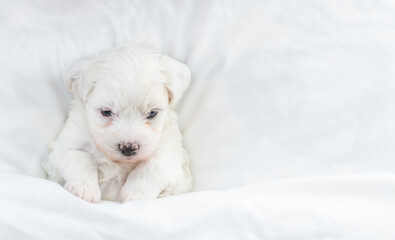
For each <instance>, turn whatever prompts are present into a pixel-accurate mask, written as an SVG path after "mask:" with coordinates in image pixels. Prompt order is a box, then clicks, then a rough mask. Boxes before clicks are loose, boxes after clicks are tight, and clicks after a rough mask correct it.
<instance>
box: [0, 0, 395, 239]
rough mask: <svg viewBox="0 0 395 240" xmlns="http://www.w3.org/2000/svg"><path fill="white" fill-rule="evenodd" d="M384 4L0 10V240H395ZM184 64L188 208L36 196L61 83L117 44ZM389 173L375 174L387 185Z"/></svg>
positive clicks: (390, 67) (389, 25)
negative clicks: (76, 64)
mask: <svg viewBox="0 0 395 240" xmlns="http://www.w3.org/2000/svg"><path fill="white" fill-rule="evenodd" d="M394 13H395V4H394V3H393V1H390V0H379V1H374V0H364V1H359V0H354V1H352V0H350V1H346V2H345V1H340V0H336V1H314V0H301V1H276V0H265V1H258V0H257V1H248V3H247V2H246V1H241V0H229V1H159V0H158V1H157V0H154V1H127V0H118V1H104V0H103V1H93V0H92V1H77V0H71V1H58V2H48V1H43V0H42V1H28V0H22V1H11V0H4V1H1V2H0V76H1V79H0V109H1V117H0V133H1V134H0V178H1V180H0V196H1V198H0V203H1V204H0V213H1V214H0V238H1V239H7V238H9V239H14V238H28V237H31V238H38V239H53V238H54V236H57V238H59V239H60V238H64V239H67V238H71V237H76V236H85V237H89V238H93V239H95V238H97V239H99V238H111V239H142V238H145V239H157V238H161V239H186V238H194V239H201V238H203V237H211V238H212V239H221V238H222V239H232V238H234V239H244V238H257V239H395V235H394V230H393V229H392V228H393V227H391V226H395V214H394V205H395V201H394V194H395V182H394V177H395V176H394V173H395V161H394V158H395V148H394V145H395V108H394V106H395V94H394V93H395V80H394V79H395V70H394V69H395V68H394V66H395V14H394ZM126 42H128V43H134V44H144V45H147V46H152V47H155V48H157V49H160V50H162V51H163V52H164V53H166V54H168V55H170V56H172V57H174V58H176V59H178V60H180V61H183V62H186V63H187V64H188V65H189V66H190V68H191V71H192V76H193V79H192V83H191V86H190V88H189V89H188V91H187V93H186V94H185V97H184V98H183V103H182V105H181V106H180V121H181V126H182V130H183V132H184V137H185V138H184V139H185V145H186V147H187V148H188V150H189V152H190V153H191V156H192V159H193V169H192V170H193V174H194V176H195V182H196V184H195V185H196V186H195V190H196V192H194V193H191V194H186V195H182V196H176V197H171V198H166V199H160V200H155V201H146V202H129V203H126V204H117V203H110V202H103V203H101V204H94V205H93V204H88V203H85V202H83V201H81V200H79V199H77V198H75V197H74V196H72V195H71V194H69V193H67V192H66V191H65V190H63V189H62V188H61V187H60V186H58V185H56V184H54V183H50V182H48V181H46V180H43V179H42V177H44V175H43V172H42V169H41V161H42V160H43V159H44V158H45V157H46V152H47V146H48V144H49V143H50V142H51V141H52V140H53V139H54V138H55V137H56V134H57V132H58V131H59V130H60V128H61V126H62V124H63V122H64V120H65V118H66V113H67V103H68V101H69V100H70V98H71V96H70V94H69V93H67V91H66V90H65V88H64V86H63V83H62V80H61V72H62V69H63V68H64V67H65V66H66V65H68V64H70V63H72V62H73V61H75V60H78V59H80V58H83V57H89V56H93V55H95V54H97V53H98V52H100V51H103V50H107V49H108V48H110V47H112V46H116V45H119V44H123V43H126ZM383 172H385V173H383Z"/></svg>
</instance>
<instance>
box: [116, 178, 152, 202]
mask: <svg viewBox="0 0 395 240" xmlns="http://www.w3.org/2000/svg"><path fill="white" fill-rule="evenodd" d="M159 194H160V190H158V189H157V188H155V187H153V186H147V185H145V184H141V185H139V184H138V183H128V182H127V183H126V184H125V185H124V186H123V187H122V189H121V191H120V193H119V196H118V200H119V201H121V202H126V201H130V200H147V199H155V198H158V196H159Z"/></svg>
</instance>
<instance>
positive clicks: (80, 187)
mask: <svg viewBox="0 0 395 240" xmlns="http://www.w3.org/2000/svg"><path fill="white" fill-rule="evenodd" d="M64 188H65V189H66V190H67V191H69V192H71V193H72V194H74V195H76V196H77V197H79V198H81V199H83V200H85V201H88V202H93V203H96V202H100V199H101V191H100V187H99V184H98V183H95V182H84V181H72V182H66V184H65V185H64Z"/></svg>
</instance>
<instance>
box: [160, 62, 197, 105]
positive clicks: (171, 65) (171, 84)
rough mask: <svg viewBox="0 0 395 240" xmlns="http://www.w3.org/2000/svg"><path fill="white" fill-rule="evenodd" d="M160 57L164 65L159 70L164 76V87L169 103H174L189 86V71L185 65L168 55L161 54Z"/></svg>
mask: <svg viewBox="0 0 395 240" xmlns="http://www.w3.org/2000/svg"><path fill="white" fill-rule="evenodd" d="M160 59H161V62H162V64H163V67H164V68H163V70H162V71H161V72H162V73H163V74H164V75H165V77H166V88H167V90H168V91H169V104H174V103H176V102H178V101H179V100H180V98H181V96H182V94H183V93H184V91H185V90H186V89H187V87H188V86H189V83H190V81H191V71H190V70H189V68H188V67H187V65H185V64H183V63H180V62H178V61H176V60H174V59H172V58H170V57H167V56H163V55H162V56H161V57H160Z"/></svg>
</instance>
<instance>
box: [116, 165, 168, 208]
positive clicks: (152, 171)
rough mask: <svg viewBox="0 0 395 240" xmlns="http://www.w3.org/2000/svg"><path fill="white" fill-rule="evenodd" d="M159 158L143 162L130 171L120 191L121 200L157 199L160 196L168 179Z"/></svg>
mask: <svg viewBox="0 0 395 240" xmlns="http://www.w3.org/2000/svg"><path fill="white" fill-rule="evenodd" d="M157 160H158V159H150V160H147V161H144V162H141V163H139V165H138V166H137V167H136V168H135V169H133V170H132V171H131V172H130V173H129V175H128V178H127V180H126V182H125V184H124V186H123V187H122V189H121V191H120V193H119V200H120V201H122V202H125V201H129V200H144V199H155V198H157V197H158V196H159V194H160V193H161V192H162V191H163V189H164V187H165V186H166V184H167V182H168V180H167V178H166V174H164V172H163V171H162V170H161V168H160V166H159V165H160V162H158V161H157Z"/></svg>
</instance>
